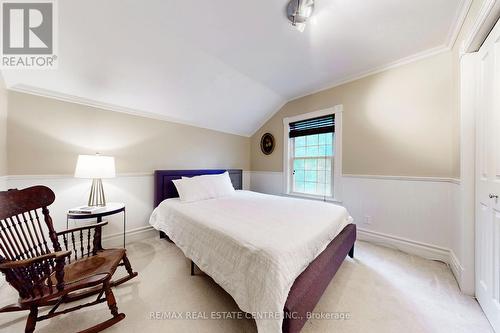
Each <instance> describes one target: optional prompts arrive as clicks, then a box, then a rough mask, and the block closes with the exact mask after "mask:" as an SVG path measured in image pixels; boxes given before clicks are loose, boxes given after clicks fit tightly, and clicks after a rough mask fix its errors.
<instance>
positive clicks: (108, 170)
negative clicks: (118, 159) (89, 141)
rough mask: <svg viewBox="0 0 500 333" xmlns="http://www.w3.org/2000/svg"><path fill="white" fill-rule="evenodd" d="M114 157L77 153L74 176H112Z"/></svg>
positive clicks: (113, 175)
mask: <svg viewBox="0 0 500 333" xmlns="http://www.w3.org/2000/svg"><path fill="white" fill-rule="evenodd" d="M115 175H116V173H115V158H114V157H112V156H101V155H79V156H78V161H77V162H76V169H75V177H76V178H91V179H101V178H113V177H115Z"/></svg>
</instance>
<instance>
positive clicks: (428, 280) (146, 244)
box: [0, 238, 492, 333]
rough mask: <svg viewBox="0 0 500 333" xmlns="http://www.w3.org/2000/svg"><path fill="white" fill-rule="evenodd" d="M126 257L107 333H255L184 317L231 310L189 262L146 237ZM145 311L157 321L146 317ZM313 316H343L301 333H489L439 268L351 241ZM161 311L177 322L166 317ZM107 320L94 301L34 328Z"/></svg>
mask: <svg viewBox="0 0 500 333" xmlns="http://www.w3.org/2000/svg"><path fill="white" fill-rule="evenodd" d="M128 252H129V257H130V260H131V262H132V265H133V267H134V269H135V270H137V271H138V272H139V277H138V278H136V279H134V280H131V281H129V282H128V283H127V284H125V285H122V286H120V287H118V288H116V291H115V295H116V296H117V301H118V307H119V310H120V311H121V312H124V313H125V314H126V315H127V317H126V318H125V319H124V320H123V321H121V322H120V323H119V324H117V325H115V326H113V327H111V328H110V329H108V330H107V332H141V333H144V332H160V331H161V332H256V328H255V324H254V322H253V320H250V319H226V320H214V319H198V320H192V319H191V320H190V319H185V317H186V316H187V313H190V314H191V316H192V317H194V316H198V317H209V318H210V317H211V316H212V314H211V313H212V312H218V311H220V312H224V311H227V312H231V311H238V307H237V306H236V304H235V302H234V301H233V300H232V298H231V297H230V296H229V295H228V294H226V293H225V292H224V291H223V290H222V289H221V288H220V287H218V286H217V285H216V284H215V283H214V282H213V281H212V280H211V279H210V278H208V277H207V276H203V275H200V276H195V277H191V276H190V275H189V261H188V260H187V259H186V258H185V257H184V256H183V254H182V252H181V251H180V250H179V249H178V248H177V247H176V246H175V245H173V244H171V243H168V242H166V241H162V240H160V239H157V238H154V239H150V240H147V241H142V242H138V243H134V244H130V245H129V247H128ZM120 269H121V268H120ZM120 273H121V272H120ZM16 298H17V296H16V294H15V293H14V292H13V290H12V288H10V286H8V285H7V284H4V285H3V286H2V287H0V304H1V305H4V304H6V303H11V302H13V301H15V300H16ZM152 312H160V313H161V314H159V316H160V317H163V318H160V319H152ZM173 312H176V313H178V314H175V315H174V314H173ZM315 312H316V313H317V314H318V315H319V314H320V313H321V312H323V314H324V316H330V317H335V315H334V313H343V314H345V313H347V314H348V318H347V319H338V318H333V319H332V318H330V319H321V318H316V319H311V320H309V321H308V322H307V324H306V326H305V327H304V329H303V331H302V332H304V333H306V332H307V333H308V332H384V333H390V332H395V333H396V332H397V333H400V332H408V333H410V332H443V333H459V332H471V333H472V332H473V333H481V332H492V330H491V327H490V325H489V323H488V321H487V319H486V318H485V316H484V314H483V313H482V311H481V308H480V307H479V305H478V303H477V302H476V301H475V300H474V299H473V298H471V297H468V296H465V295H463V294H461V293H460V291H459V289H458V286H457V283H456V281H455V280H454V278H453V276H452V274H451V272H450V270H449V268H448V267H447V266H446V265H445V264H443V263H440V262H435V261H429V260H425V259H422V258H418V257H415V256H411V255H407V254H404V253H402V252H399V251H396V250H393V249H389V248H385V247H381V246H377V245H373V244H369V243H365V242H358V243H357V248H356V253H355V259H354V260H352V259H350V258H348V259H346V260H345V262H344V263H343V265H342V267H341V268H340V270H339V271H338V273H337V275H336V276H335V277H334V279H333V281H332V282H331V283H330V285H329V287H328V288H327V290H326V291H325V293H324V295H323V297H322V298H321V300H320V302H319V304H318V305H317V306H316V309H315ZM168 314H169V315H170V316H171V317H174V316H181V317H182V318H183V319H167V318H165V317H166V315H168ZM156 316H158V315H156ZM108 317H109V312H108V310H107V307H106V305H105V304H100V305H98V306H95V307H91V308H87V309H85V310H83V311H77V312H73V313H71V314H67V315H63V316H59V317H56V318H53V319H50V320H47V321H43V322H40V323H38V325H37V331H38V332H47V333H49V332H50V333H57V332H75V331H77V330H81V329H84V328H87V327H89V326H92V325H94V324H96V323H98V322H100V321H103V320H105V319H107V318H108ZM25 318H26V313H8V314H0V332H21V331H23V329H24V324H25Z"/></svg>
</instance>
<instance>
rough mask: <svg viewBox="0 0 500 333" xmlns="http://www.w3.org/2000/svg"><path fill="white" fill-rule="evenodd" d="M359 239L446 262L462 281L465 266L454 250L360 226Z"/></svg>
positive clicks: (458, 280) (457, 278) (458, 279)
mask: <svg viewBox="0 0 500 333" xmlns="http://www.w3.org/2000/svg"><path fill="white" fill-rule="evenodd" d="M358 239H359V240H364V241H367V242H370V243H374V244H377V245H382V246H386V247H389V248H394V249H397V250H400V251H402V252H405V253H408V254H413V255H416V256H419V257H422V258H426V259H430V260H437V261H441V262H444V263H446V264H447V265H448V266H449V267H450V270H451V272H452V273H453V275H454V276H455V279H456V280H457V283H458V284H459V285H460V282H461V281H462V274H463V267H462V265H461V264H460V261H459V260H458V258H457V256H456V255H455V253H454V252H453V250H450V249H447V248H444V247H440V246H435V245H432V244H427V243H422V242H416V241H413V240H410V239H407V238H403V237H398V236H393V235H388V234H384V233H381V232H376V231H371V230H367V229H363V228H358Z"/></svg>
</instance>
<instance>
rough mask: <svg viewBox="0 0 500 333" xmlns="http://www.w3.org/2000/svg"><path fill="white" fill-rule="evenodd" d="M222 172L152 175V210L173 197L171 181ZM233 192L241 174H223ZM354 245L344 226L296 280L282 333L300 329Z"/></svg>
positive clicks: (352, 233) (238, 186) (351, 228)
mask: <svg viewBox="0 0 500 333" xmlns="http://www.w3.org/2000/svg"><path fill="white" fill-rule="evenodd" d="M225 171H226V170H157V171H155V193H154V195H155V196H154V198H155V205H154V206H155V207H156V206H158V205H159V204H160V202H162V201H163V200H165V199H168V198H174V197H177V196H178V194H177V191H176V189H175V186H174V184H173V183H172V180H173V179H178V178H181V177H182V176H185V177H192V176H198V175H205V174H220V173H223V172H225ZM227 171H228V172H229V175H230V177H231V181H232V182H233V186H234V188H235V189H241V188H242V183H243V182H242V170H227ZM160 238H164V239H166V240H168V241H170V242H171V240H170V238H169V237H168V236H167V235H166V234H165V233H164V232H161V231H160ZM355 242H356V225H355V224H349V225H347V226H346V227H345V228H344V229H343V230H342V231H341V232H340V234H338V235H337V237H335V238H334V239H333V240H332V241H331V242H330V244H328V246H327V247H326V249H325V250H324V251H323V252H321V254H320V255H319V256H318V257H317V258H316V259H314V260H313V261H312V262H311V263H310V264H309V266H308V267H307V268H306V269H305V270H304V271H303V272H302V273H301V274H300V275H299V276H298V277H297V279H296V280H295V282H294V284H293V285H292V288H291V289H290V293H289V294H288V298H287V301H286V303H285V308H284V310H283V311H284V315H285V319H284V320H283V332H284V333H298V332H300V330H301V329H302V327H304V324H305V323H306V321H307V318H308V314H309V313H312V312H313V311H314V308H315V306H316V304H317V303H318V301H319V299H320V298H321V295H323V292H324V291H325V289H326V287H328V284H329V283H330V281H331V280H332V278H333V276H334V275H335V273H336V272H337V270H338V269H339V267H340V265H342V262H343V261H344V259H345V258H346V256H347V255H349V256H350V257H351V258H352V257H353V256H354V243H355ZM191 275H194V264H193V263H192V262H191Z"/></svg>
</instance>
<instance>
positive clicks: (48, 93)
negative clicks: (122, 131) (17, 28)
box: [7, 84, 251, 137]
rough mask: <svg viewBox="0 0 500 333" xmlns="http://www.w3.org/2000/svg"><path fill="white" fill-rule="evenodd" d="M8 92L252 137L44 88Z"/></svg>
mask: <svg viewBox="0 0 500 333" xmlns="http://www.w3.org/2000/svg"><path fill="white" fill-rule="evenodd" d="M7 90H10V91H14V92H19V93H23V94H29V95H35V96H40V97H46V98H51V99H55V100H58V101H63V102H68V103H74V104H79V105H84V106H89V107H93V108H98V109H103V110H107V111H113V112H119V113H125V114H128V115H132V116H137V117H143V118H149V119H155V120H161V121H166V122H169V123H175V124H180V125H186V126H192V127H197V128H203V129H207V130H211V131H216V132H220V133H227V134H232V135H238V136H243V137H250V136H251V135H250V134H248V133H238V132H234V131H227V130H221V129H218V128H214V127H208V126H201V125H199V124H197V123H194V122H189V121H184V120H181V119H177V118H171V117H168V116H164V115H161V114H158V113H154V112H149V111H144V110H138V109H133V108H128V107H124V106H120V105H116V104H110V103H104V102H100V101H97V100H94V99H89V98H85V97H80V96H76V95H71V94H65V93H60V92H56V91H53V90H48V89H43V88H39V87H35V86H30V85H24V84H16V85H13V86H11V87H7Z"/></svg>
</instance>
